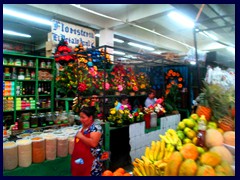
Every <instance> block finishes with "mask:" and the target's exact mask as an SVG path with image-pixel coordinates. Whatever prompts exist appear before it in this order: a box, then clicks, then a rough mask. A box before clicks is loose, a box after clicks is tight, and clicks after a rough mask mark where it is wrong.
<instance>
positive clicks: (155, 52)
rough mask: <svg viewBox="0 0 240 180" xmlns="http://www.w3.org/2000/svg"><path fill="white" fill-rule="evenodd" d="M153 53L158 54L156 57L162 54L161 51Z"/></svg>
mask: <svg viewBox="0 0 240 180" xmlns="http://www.w3.org/2000/svg"><path fill="white" fill-rule="evenodd" d="M153 53H154V54H158V55H160V54H162V52H161V51H154V52H153Z"/></svg>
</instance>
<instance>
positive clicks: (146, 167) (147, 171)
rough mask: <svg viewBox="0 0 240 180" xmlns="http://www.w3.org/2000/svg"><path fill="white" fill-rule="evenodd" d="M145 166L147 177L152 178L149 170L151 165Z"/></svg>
mask: <svg viewBox="0 0 240 180" xmlns="http://www.w3.org/2000/svg"><path fill="white" fill-rule="evenodd" d="M143 166H144V169H145V172H146V175H147V176H150V169H149V166H150V164H149V165H148V164H144V165H143Z"/></svg>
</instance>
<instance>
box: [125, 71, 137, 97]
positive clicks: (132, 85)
mask: <svg viewBox="0 0 240 180" xmlns="http://www.w3.org/2000/svg"><path fill="white" fill-rule="evenodd" d="M127 72H128V73H127V91H128V92H138V91H139V87H138V82H137V78H136V75H135V72H134V71H133V69H132V68H128V69H127Z"/></svg>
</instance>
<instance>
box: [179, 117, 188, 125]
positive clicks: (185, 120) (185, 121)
mask: <svg viewBox="0 0 240 180" xmlns="http://www.w3.org/2000/svg"><path fill="white" fill-rule="evenodd" d="M188 120H189V119H186V118H185V119H183V120H182V121H181V122H184V124H186V123H187V121H188Z"/></svg>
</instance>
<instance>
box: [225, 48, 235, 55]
mask: <svg viewBox="0 0 240 180" xmlns="http://www.w3.org/2000/svg"><path fill="white" fill-rule="evenodd" d="M227 50H228V51H230V52H232V53H233V54H235V48H234V47H227Z"/></svg>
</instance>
